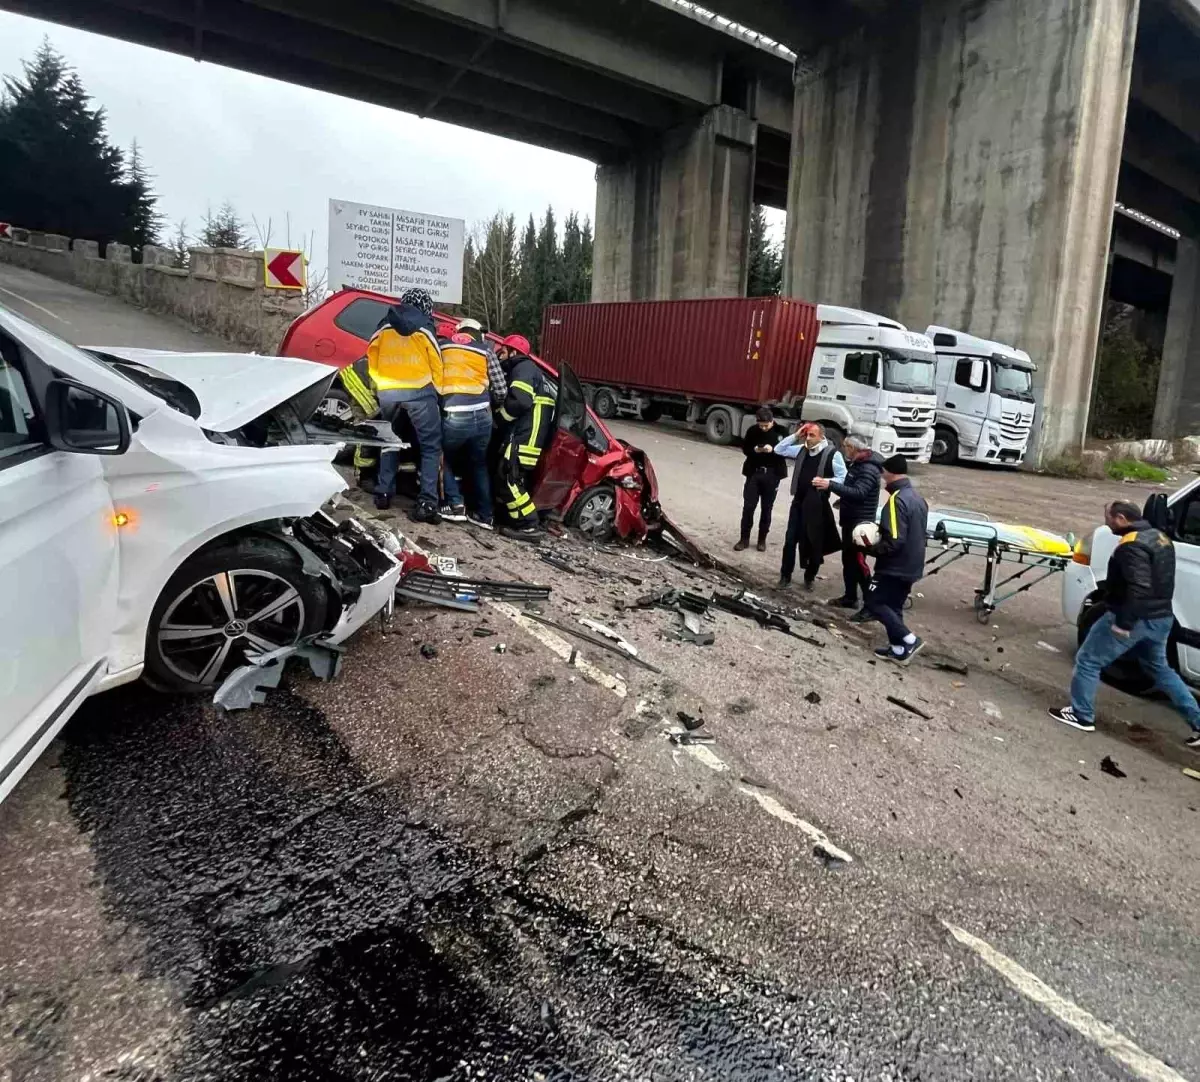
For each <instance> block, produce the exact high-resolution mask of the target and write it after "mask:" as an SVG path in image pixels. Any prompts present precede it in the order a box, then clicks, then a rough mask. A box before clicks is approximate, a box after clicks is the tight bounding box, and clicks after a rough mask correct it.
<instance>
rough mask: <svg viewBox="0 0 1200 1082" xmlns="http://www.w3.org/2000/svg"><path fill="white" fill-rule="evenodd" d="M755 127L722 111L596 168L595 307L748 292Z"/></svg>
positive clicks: (737, 112) (732, 110)
mask: <svg viewBox="0 0 1200 1082" xmlns="http://www.w3.org/2000/svg"><path fill="white" fill-rule="evenodd" d="M757 127H758V126H757V124H755V122H754V121H753V120H751V119H750V118H749V117H748V116H747V115H746V114H745V113H743V112H741V111H740V110H738V109H735V108H733V107H731V106H727V105H721V106H717V107H716V108H714V109H711V110H709V112H708V113H707V114H705V116H704V117H703V119H702V120H701V121H700V123H699V124H695V125H689V126H687V127H684V128H677V129H675V130H673V131H670V132H668V133H667V134H666V135H664V136H663V138H662V140H661V142H660V143H659V144H657V145H655V146H653V147H647V148H645V149H643V150H642V151H640V152H639V153H638V154H636V155H635V156H634V157H633V158H631V159H630V160H629V161H626V162H622V163H621V164H619V165H602V166H600V167H599V168H598V169H597V170H596V239H595V247H594V249H593V258H592V300H593V301H640V300H677V299H684V298H693V297H735V296H741V295H743V294H745V292H746V272H747V255H748V250H749V237H750V215H751V209H752V208H751V199H752V196H753V191H754V149H755V143H756V140H757V134H758V132H757Z"/></svg>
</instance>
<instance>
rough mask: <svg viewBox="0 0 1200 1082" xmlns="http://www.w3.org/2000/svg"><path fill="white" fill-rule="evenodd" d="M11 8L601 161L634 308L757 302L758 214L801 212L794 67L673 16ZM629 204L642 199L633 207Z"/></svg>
mask: <svg viewBox="0 0 1200 1082" xmlns="http://www.w3.org/2000/svg"><path fill="white" fill-rule="evenodd" d="M813 6H814V8H815V7H820V6H822V5H820V4H819V3H817V2H816V0H813ZM835 7H836V5H835ZM0 8H7V9H9V10H12V11H17V12H21V13H23V14H26V15H30V16H34V17H37V18H43V19H50V20H54V21H57V22H61V23H65V24H68V25H71V26H76V27H80V28H82V29H85V30H92V31H95V32H98V33H102V34H107V35H110V36H113V37H118V38H123V39H125V40H128V41H132V42H136V43H138V44H143V45H149V46H153V47H155V48H160V49H165V50H168V51H172V52H176V53H180V54H182V55H185V56H191V57H195V58H196V59H198V60H207V61H211V62H213V63H218V64H224V65H227V66H230V67H235V68H241V69H244V70H246V71H252V72H256V73H259V74H263V75H269V76H272V77H275V78H279V79H283V80H286V81H290V82H295V83H300V84H303V85H306V86H312V87H316V88H318V89H322V90H327V91H330V92H333V93H336V94H343V95H346V96H349V97H354V98H359V99H363V100H367V101H372V102H376V103H378V104H381V105H385V106H388V107H392V108H396V109H402V110H404V111H406V112H411V113H416V114H417V115H419V116H427V117H432V118H435V119H438V120H444V121H447V122H449V123H452V124H458V125H463V126H465V127H469V128H475V129H478V130H483V131H488V132H492V133H495V134H499V135H505V136H509V137H511V138H513V139H517V140H521V141H523V142H527V143H533V144H536V145H539V146H545V147H550V148H553V149H555V150H561V151H565V152H567V153H571V154H576V155H580V156H582V157H585V158H589V159H591V160H592V161H594V162H596V163H597V165H598V167H599V170H600V184H601V189H602V190H603V191H611V192H612V193H616V192H618V191H619V192H620V193H621V200H616V199H612V198H609V199H601V201H600V203H599V205H598V208H597V222H596V228H597V234H598V236H599V237H600V243H599V244H598V245H597V253H598V255H597V268H598V277H599V278H600V279H601V281H602V282H603V281H604V280H605V274H606V272H605V271H604V270H603V268H604V267H605V266H606V265H607V266H610V267H611V268H612V270H611V272H608V273H609V274H610V276H612V277H613V278H614V283H613V286H612V288H613V289H617V288H619V287H618V286H617V284H616V282H615V276H616V275H617V274H619V273H620V271H619V270H618V268H620V267H626V268H629V267H634V268H636V269H635V271H634V272H631V274H632V276H629V275H627V281H626V284H627V288H628V289H630V290H632V291H633V292H632V294H631V295H638V294H641V293H643V292H646V291H656V292H661V293H662V294H663V295H666V296H677V295H687V294H689V293H691V292H695V291H696V290H697V289H698V290H699V291H701V292H707V293H720V294H729V293H738V292H742V291H744V289H745V274H746V247H747V237H748V234H747V225H748V217H749V206H750V202H751V201H754V202H759V203H763V204H765V205H767V206H774V207H779V208H782V207H783V206H784V205H785V203H786V199H787V185H788V175H789V160H790V149H789V148H790V137H791V126H792V95H793V91H792V74H791V73H792V60H791V56H790V54H789V53H788V52H787V50H784V49H781V48H778V47H775V48H764V47H762V46H761V45H760V44H758V43H757V42H756V41H755V40H754V39H753V38H752V37H751V36H749V35H746V34H739V33H736V32H731V31H729V30H728V29H724V28H722V27H721V26H719V25H717V24H716V23H714V22H713V21H712V20H705V19H702V18H697V17H694V16H691V15H689V14H688V11H687V9H686V7H680V6H679V5H677V4H674V3H672V2H671V0H623V2H622V3H618V4H596V3H589V2H585V0H337V2H336V3H331V2H330V0H0ZM832 30H833V23H832V21H831V20H830V19H829V18H828V17H826V16H821V17H814V18H813V20H812V23H811V25H810V27H809V29H808V30H807V31H806V35H805V36H804V40H805V41H807V42H808V43H809V45H810V46H811V47H815V45H816V43H817V42H818V40H820V39H821V37H822V36H824V35H826V34H828V33H830V32H832ZM648 163H653V164H650V165H648ZM663 163H666V164H665V167H660V165H663ZM630 191H636V192H637V193H638V194H637V195H636V197H635V198H633V199H631V200H630V202H629V204H628V205H625V204H624V202H623V200H624V196H625V195H626V194H627V193H629V192H630ZM635 207H636V209H635ZM680 246H686V247H687V248H688V252H687V253H686V255H685V256H683V257H680V256H679V254H678V252H677V248H678V247H680ZM660 252H661V253H662V255H661V258H660V257H658V256H657V254H656V253H660ZM647 253H652V255H651V256H650V257H647Z"/></svg>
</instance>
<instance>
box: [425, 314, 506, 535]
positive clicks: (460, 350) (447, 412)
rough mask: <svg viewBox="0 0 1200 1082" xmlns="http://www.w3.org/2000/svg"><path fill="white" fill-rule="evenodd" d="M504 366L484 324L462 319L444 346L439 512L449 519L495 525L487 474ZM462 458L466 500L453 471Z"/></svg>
mask: <svg viewBox="0 0 1200 1082" xmlns="http://www.w3.org/2000/svg"><path fill="white" fill-rule="evenodd" d="M506 392H507V386H506V384H505V380H504V371H503V369H502V368H501V367H500V362H499V361H498V360H497V359H496V356H495V354H493V353H492V351H491V350H490V349H488V348H487V345H486V343H485V342H484V340H483V328H482V327H481V326H480V324H479V323H478V322H477V321H476V320H474V319H464V320H462V322H460V323H459V325H458V331H457V333H456V334H455V335H454V336H453V337H452V338H451V339H450V341H449V342H445V343H443V345H442V450H443V451H444V452H445V456H446V461H445V464H444V466H443V469H442V486H443V488H444V490H445V498H444V500H443V502H442V509H441V516H442V518H445V519H449V520H450V521H451V522H466V521H470V522H473V523H474V524H475V525H476V526H481V527H483V529H485V530H490V529H491V528H492V485H491V481H490V479H489V478H488V459H487V453H488V444H489V443H490V442H491V438H492V403H493V402H496V401H499V402H501V403H502V402H503V401H504V396H505V394H506ZM456 461H457V462H459V463H460V464H461V467H462V475H463V480H464V481H465V482H466V487H467V491H468V495H469V496H470V501H469V502H467V501H464V500H463V497H462V492H461V490H460V489H459V485H458V478H457V477H455V475H454V469H453V464H454V463H455V462H456Z"/></svg>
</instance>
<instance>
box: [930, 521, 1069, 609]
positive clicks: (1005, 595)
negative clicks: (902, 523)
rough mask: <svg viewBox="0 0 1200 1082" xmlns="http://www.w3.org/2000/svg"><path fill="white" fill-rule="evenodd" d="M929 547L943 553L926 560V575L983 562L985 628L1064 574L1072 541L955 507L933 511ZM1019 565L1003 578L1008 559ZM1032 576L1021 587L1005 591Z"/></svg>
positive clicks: (980, 605) (980, 597)
mask: <svg viewBox="0 0 1200 1082" xmlns="http://www.w3.org/2000/svg"><path fill="white" fill-rule="evenodd" d="M926 536H927V544H928V545H930V546H936V547H937V548H938V551H937V552H936V553H934V555H933V556H931V557H929V558H928V559H927V560H926V561H925V574H926V575H927V576H933V575H936V574H937V573H938V572H939V571H943V570H945V568H947V567H949V566H950V565H951V564H952V563H956V562H957V561H958V560H962V559H965V558H966V557H968V556H980V557H982V558H983V560H984V570H983V584H982V585H981V586H980V587H979V588H978V589H977V590H976V591H975V604H974V608H975V619H977V620H978V621H979V622H980V623H981V624H986V623H987V622H988V620H989V619H991V615H992V613H993V612H995V611H996V609H998V608H999V607H1000V606H1001V605H1003V604H1004V602H1006V601H1010V600H1011V599H1012V598H1014V597H1016V596H1017V595H1018V594H1021V593H1024V592H1025V591H1026V590H1032V589H1033V587H1035V586H1036V585H1037V584H1038V583H1039V582H1044V581H1045V580H1046V579H1048V578H1050V577H1051V576H1052V575H1057V574H1060V573H1061V572H1062V571H1064V570H1065V569H1066V567H1067V565H1068V564H1069V563H1070V562H1071V553H1072V545H1073V542H1072V538H1070V537H1069V536H1068V537H1060V536H1059V535H1058V534H1054V533H1050V532H1049V531H1047V530H1039V529H1037V528H1036V527H1033V526H1016V525H1013V524H1011V523H1007V522H993V521H992V520H991V518H990V517H989V516H987V515H985V514H982V513H981V512H978V511H962V510H959V509H957V508H954V507H931V508H930V509H929V524H928V527H927V531H926ZM1006 560H1007V561H1008V562H1009V563H1010V564H1017V565H1018V568H1019V570H1017V571H1015V572H1013V574H1011V575H1009V576H1008V577H1007V578H1001V577H1000V576H1001V574H1002V573H1003V572H1002V565H1003V564H1004V562H1005V561H1006ZM1029 575H1033V576H1034V577H1033V578H1029V579H1028V580H1027V581H1025V582H1023V583H1022V584H1021V585H1020V586H1018V587H1015V588H1012V589H1009V590H1007V591H1005V592H1001V591H1004V589H1005V587H1008V586H1010V585H1011V584H1012V583H1014V582H1017V581H1018V580H1020V579H1025V578H1026V576H1029Z"/></svg>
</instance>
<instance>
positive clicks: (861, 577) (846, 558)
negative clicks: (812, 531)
mask: <svg viewBox="0 0 1200 1082" xmlns="http://www.w3.org/2000/svg"><path fill="white" fill-rule="evenodd" d="M842 453H843V454H844V455H845V457H846V459H847V460H848V461H849V463H850V465H849V467H848V468H847V470H846V479H845V480H844V481H832V480H829V479H828V478H825V477H818V478H817V479H816V480H814V481H813V487H814V488H825V489H828V490H829V491H830V492H832V493H834V495H836V496H838V497H839V499H840V501H841V502H840V504H839V505H838V521H839V523H840V525H841V527H842V581H843V583H844V584H845V589H844V590H843V592H842V596H841V597H835V598H834V599H833V600H832V601H830V602H829V604H831V605H835V606H837V607H838V608H840V609H857V608H858V594H859V591H860V590H861V591H862V595H863V600H864V601H865V600H866V597H867V587H868V586H869V585H870V582H871V569H870V567H869V566H868V565H867V558H866V555H865V554H864V553H863V550H862V549H861V548H859V546H858V545H857V544H855V542H854V537H853V533H854V527H855V526H857V525H858V524H859V523H860V522H874V521H875V515H876V512H877V511H878V510H879V488H880V485H881V483H882V479H883V459H882V458H880V457H879V456H878V455H877V454H876V453H875V452H874V451H872V450H871V448H870V447H869V446H868V445H867V443H866V442H865V441H864V440H862V439H860V438H859V437H858V436H847V437H846V438H845V439H844V440H843V441H842Z"/></svg>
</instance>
